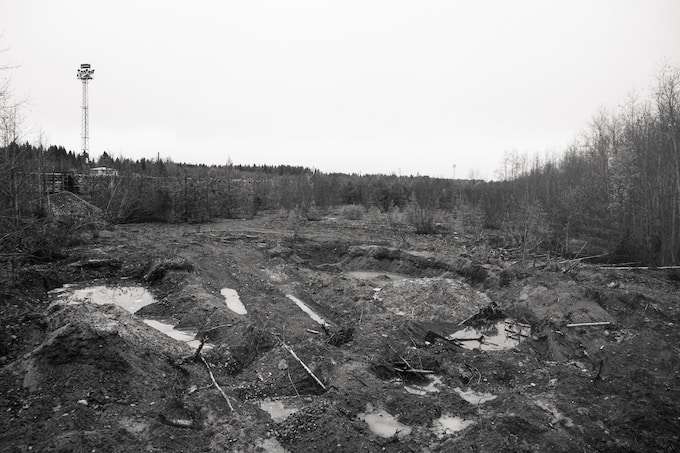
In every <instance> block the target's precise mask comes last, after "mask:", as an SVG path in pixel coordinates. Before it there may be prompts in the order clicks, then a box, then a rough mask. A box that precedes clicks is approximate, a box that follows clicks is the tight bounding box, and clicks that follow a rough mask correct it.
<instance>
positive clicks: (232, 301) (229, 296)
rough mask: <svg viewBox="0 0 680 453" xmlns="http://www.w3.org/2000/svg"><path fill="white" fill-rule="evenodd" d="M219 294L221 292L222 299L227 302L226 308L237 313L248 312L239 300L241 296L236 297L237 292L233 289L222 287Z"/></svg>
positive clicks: (243, 313) (244, 313)
mask: <svg viewBox="0 0 680 453" xmlns="http://www.w3.org/2000/svg"><path fill="white" fill-rule="evenodd" d="M220 294H222V296H223V297H224V300H225V301H226V302H227V308H228V309H229V310H231V311H233V312H234V313H236V314H239V315H246V314H248V311H247V310H246V307H245V305H243V302H241V298H239V297H238V293H237V292H236V290H235V289H231V288H222V290H221V291H220Z"/></svg>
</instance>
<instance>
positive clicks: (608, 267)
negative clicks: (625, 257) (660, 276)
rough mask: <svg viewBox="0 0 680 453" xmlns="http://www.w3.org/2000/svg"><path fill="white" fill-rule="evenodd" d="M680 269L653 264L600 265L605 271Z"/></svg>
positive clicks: (678, 267)
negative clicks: (653, 265)
mask: <svg viewBox="0 0 680 453" xmlns="http://www.w3.org/2000/svg"><path fill="white" fill-rule="evenodd" d="M678 269H680V266H658V267H652V266H603V267H600V270H603V271H613V270H617V271H636V270H652V271H656V270H659V271H662V270H678Z"/></svg>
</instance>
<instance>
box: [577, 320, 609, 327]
mask: <svg viewBox="0 0 680 453" xmlns="http://www.w3.org/2000/svg"><path fill="white" fill-rule="evenodd" d="M610 324H611V322H609V321H603V322H578V323H574V324H567V327H596V326H608V325H610Z"/></svg>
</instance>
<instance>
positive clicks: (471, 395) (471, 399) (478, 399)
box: [453, 387, 498, 405]
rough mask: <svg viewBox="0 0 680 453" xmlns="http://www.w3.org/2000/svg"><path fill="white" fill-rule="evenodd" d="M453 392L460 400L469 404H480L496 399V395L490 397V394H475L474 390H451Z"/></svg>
mask: <svg viewBox="0 0 680 453" xmlns="http://www.w3.org/2000/svg"><path fill="white" fill-rule="evenodd" d="M453 391H454V392H456V393H457V394H458V396H460V397H461V398H463V399H464V400H465V401H467V402H468V403H470V404H475V405H477V404H482V403H486V402H487V401H491V400H495V399H496V398H498V396H497V395H492V394H491V393H482V392H475V391H474V390H470V389H468V390H461V389H460V387H456V388H455V389H453Z"/></svg>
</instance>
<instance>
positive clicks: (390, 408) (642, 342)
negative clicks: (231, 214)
mask: <svg viewBox="0 0 680 453" xmlns="http://www.w3.org/2000/svg"><path fill="white" fill-rule="evenodd" d="M84 239H85V242H84V243H82V244H81V245H78V246H74V247H71V248H68V249H66V250H64V254H63V257H62V258H61V259H59V260H56V261H52V262H43V263H37V264H35V265H32V266H30V267H29V268H27V269H25V270H23V271H22V273H21V278H20V279H19V280H20V281H19V285H18V286H17V287H12V288H10V287H6V288H3V290H2V291H3V292H2V302H1V303H2V311H1V316H2V333H1V334H0V336H1V338H0V345H1V346H0V348H1V350H0V366H1V367H2V368H1V369H0V389H1V390H0V451H3V452H27V451H40V452H43V451H49V452H133V451H147V452H203V451H205V452H208V451H215V452H236V451H241V452H284V451H288V452H304V451H339V452H341V451H352V452H357V451H362V452H363V451H367V452H373V451H376V452H421V451H423V452H449V451H457V452H464V451H489V452H504V451H536V452H544V451H559V452H573V451H584V452H591V451H612V452H613V451H616V452H620V451H636V452H648V451H678V450H680V391H679V389H678V382H680V381H679V379H680V342H679V340H680V331H679V329H678V326H679V323H680V298H679V297H678V288H679V285H680V274H677V273H674V272H673V271H667V270H639V271H624V270H606V269H601V265H595V264H585V263H584V262H578V261H568V262H560V261H551V262H547V261H546V259H541V260H539V261H537V262H536V263H534V262H530V263H528V265H522V263H521V262H519V257H517V256H515V255H514V254H513V252H512V251H509V250H502V249H494V248H491V247H489V246H488V245H486V244H485V243H483V242H473V241H472V239H471V238H468V237H466V236H465V235H464V234H463V232H462V230H461V229H457V228H456V227H455V225H453V226H452V227H451V228H450V229H449V230H448V231H445V232H442V233H441V234H439V235H430V236H416V235H410V234H404V233H403V231H399V232H398V234H397V232H395V230H393V229H390V228H389V226H388V223H387V222H386V221H385V219H380V218H370V219H368V218H365V219H362V220H346V219H343V218H342V217H341V216H337V215H336V216H333V215H329V216H327V217H325V218H323V219H322V220H321V221H316V222H299V221H297V220H291V219H289V218H288V217H286V216H282V215H279V214H263V215H259V216H257V217H256V218H254V219H251V220H238V221H236V220H231V221H220V222H215V223H211V224H207V225H206V224H204V225H200V226H193V225H192V226H188V225H160V224H158V225H155V224H154V225H150V224H145V225H118V226H107V227H106V229H104V230H102V231H101V232H100V233H99V235H96V237H87V238H84ZM525 264H526V263H525ZM534 264H536V266H535V267H534V266H533V265H534ZM74 283H77V284H80V285H102V284H108V285H113V286H115V285H122V286H127V285H142V286H144V287H145V288H147V289H148V290H150V291H151V292H152V293H153V295H154V296H155V298H156V300H157V302H156V303H153V304H151V305H147V306H145V307H143V308H142V309H141V310H139V311H138V312H137V313H136V314H131V313H129V312H127V311H125V310H123V309H122V308H120V307H118V306H115V305H97V304H94V303H92V302H91V301H88V300H81V301H78V302H73V301H72V303H67V302H64V301H63V300H61V301H59V300H55V297H54V295H48V293H47V292H48V291H49V290H53V289H55V288H59V287H60V286H61V285H64V284H74ZM222 288H232V289H235V290H236V291H237V292H238V294H239V296H240V299H241V301H242V303H243V305H244V306H245V307H246V309H247V314H245V315H241V314H237V313H235V312H233V311H232V310H230V309H229V308H228V307H227V306H226V303H225V300H224V298H223V297H222V295H221V294H220V291H221V289H222ZM288 296H293V297H295V298H297V299H298V300H300V301H303V302H304V303H305V304H306V305H308V306H309V307H310V308H311V309H312V310H313V311H314V312H315V313H316V314H318V315H319V316H321V317H322V318H323V319H324V320H326V322H327V324H326V325H323V326H322V325H320V324H319V323H317V322H316V321H315V320H314V319H312V318H311V317H310V316H309V315H308V314H307V313H305V312H304V311H302V310H301V309H300V308H299V307H298V306H297V305H296V304H295V303H294V301H293V299H291V298H290V297H288ZM142 318H158V319H165V320H168V319H172V320H173V322H174V323H176V324H177V327H179V328H185V329H191V330H193V331H198V332H199V337H200V338H204V339H205V341H207V342H208V343H210V344H212V345H213V347H212V349H208V348H207V347H206V348H205V349H204V350H203V351H202V352H201V353H200V355H197V354H196V353H195V350H194V349H192V347H190V346H188V345H187V344H185V343H182V342H179V341H176V340H174V339H171V338H170V337H167V336H166V335H164V334H163V333H161V332H159V331H157V330H155V329H153V328H151V327H149V326H148V325H146V324H145V323H144V322H142ZM506 318H509V319H512V320H514V321H515V322H517V323H520V324H521V325H522V326H524V327H522V328H523V329H524V330H523V331H522V332H523V333H524V335H522V336H521V337H519V339H520V340H521V342H520V343H519V345H517V346H516V347H512V348H508V349H501V350H486V348H483V349H482V348H479V347H477V348H474V349H467V348H464V347H461V346H462V345H464V344H465V342H455V341H450V340H447V339H446V337H447V336H449V335H451V334H453V333H454V332H456V331H459V330H461V329H462V328H463V327H466V326H469V327H479V328H486V329H487V330H486V332H487V334H488V335H489V336H487V337H485V338H487V340H488V338H490V336H491V335H492V334H493V333H494V329H495V326H496V325H498V323H499V322H500V321H503V320H504V319H506ZM463 322H464V323H463ZM591 322H609V323H610V324H609V325H606V326H586V327H569V324H574V323H591ZM461 323H463V324H461ZM501 328H502V327H501ZM529 329H530V331H529ZM466 332H468V331H466ZM495 333H498V332H495ZM463 335H472V334H468V333H464V334H463ZM291 351H292V353H291ZM293 353H294V354H295V356H293ZM303 364H304V366H303ZM206 365H207V367H206ZM305 367H306V368H305ZM208 368H209V370H210V372H209V371H208ZM211 373H212V377H214V379H215V381H216V382H217V384H218V385H219V388H218V387H217V386H216V385H215V384H214V383H213V380H212V378H211ZM222 392H223V393H222ZM466 395H467V396H468V398H464V396H466ZM470 395H471V396H472V397H469V396H470ZM475 397H476V400H475ZM269 406H273V407H276V406H278V407H279V408H280V409H281V411H279V413H275V414H274V415H273V416H272V415H271V414H270V413H269V412H267V411H265V410H263V408H265V407H269ZM392 418H393V419H394V421H393V422H392V424H389V423H387V425H386V426H383V428H382V431H381V430H380V429H379V428H377V427H376V425H375V424H372V425H371V426H372V427H371V426H369V424H368V422H367V420H368V421H370V422H372V423H373V422H374V421H378V422H380V421H383V422H385V421H390V420H392ZM443 424H444V425H445V426H444V425H443ZM446 427H448V429H446Z"/></svg>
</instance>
